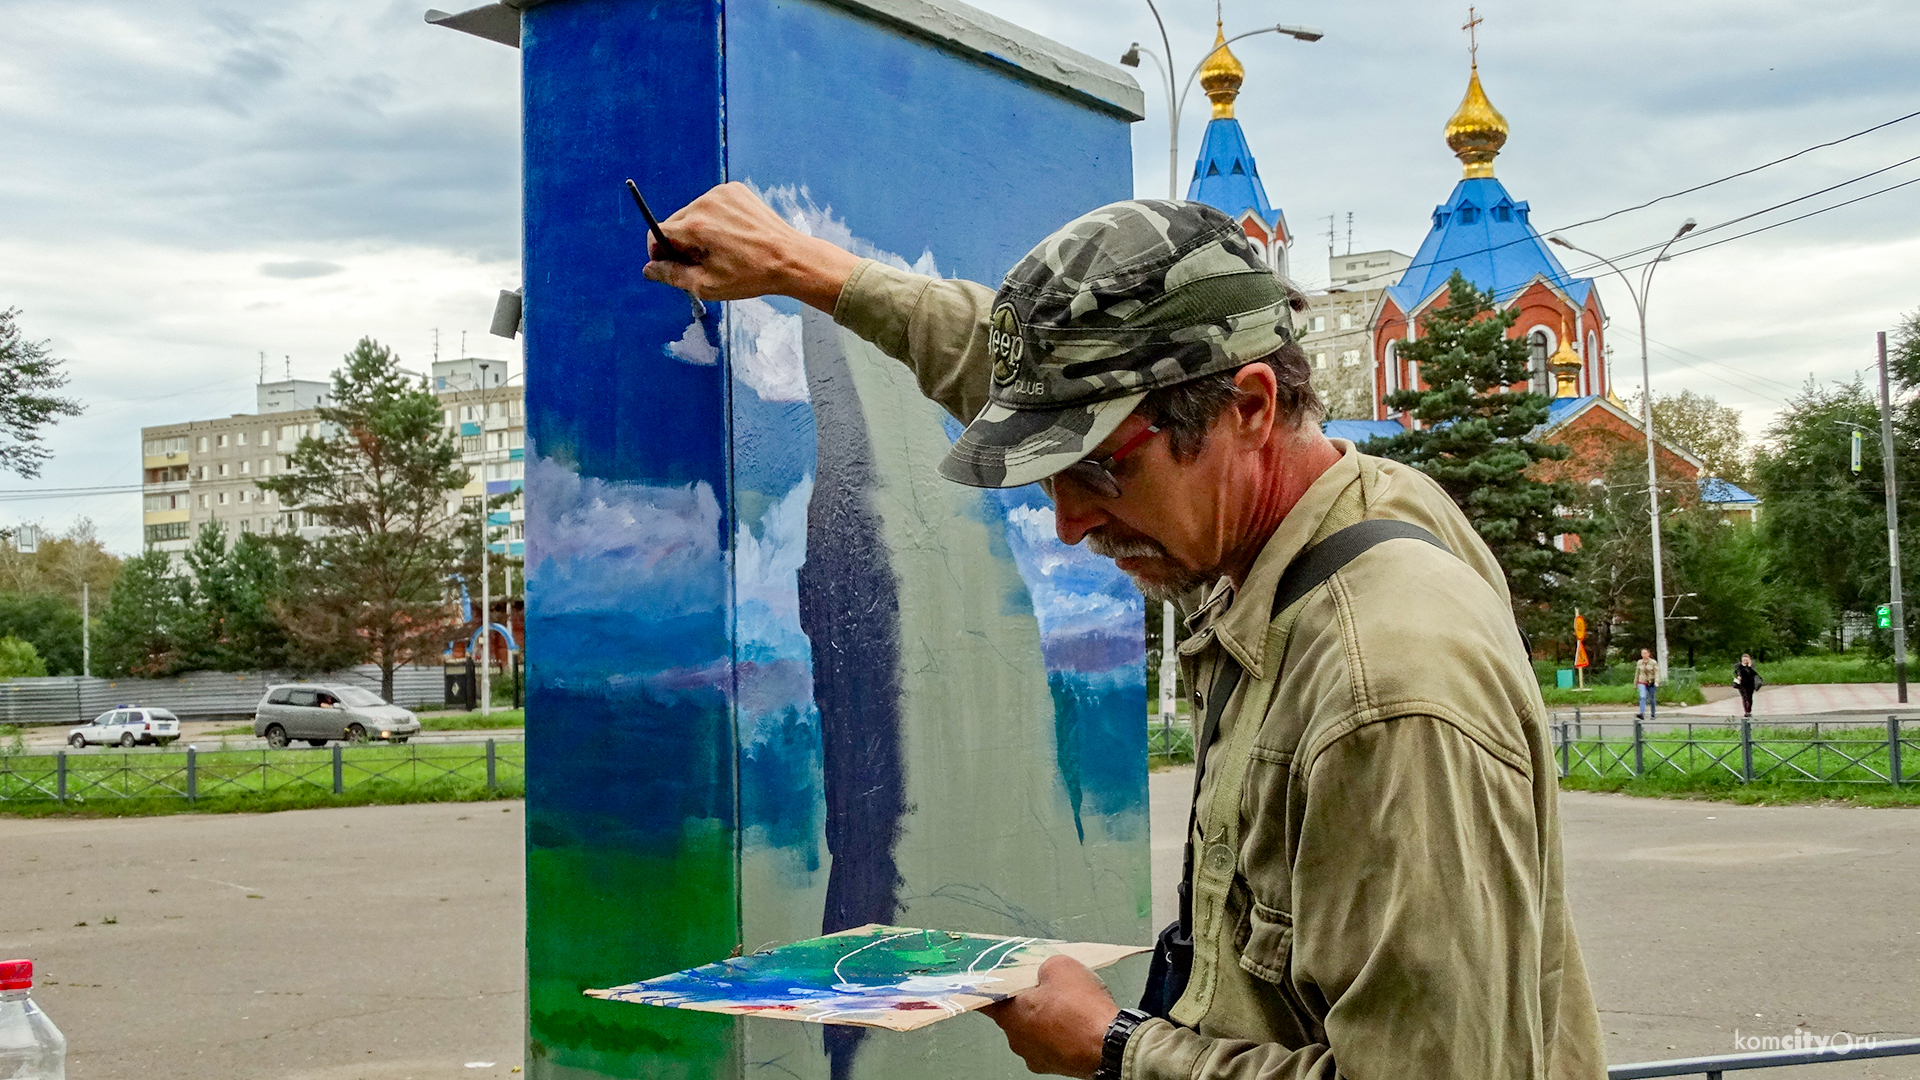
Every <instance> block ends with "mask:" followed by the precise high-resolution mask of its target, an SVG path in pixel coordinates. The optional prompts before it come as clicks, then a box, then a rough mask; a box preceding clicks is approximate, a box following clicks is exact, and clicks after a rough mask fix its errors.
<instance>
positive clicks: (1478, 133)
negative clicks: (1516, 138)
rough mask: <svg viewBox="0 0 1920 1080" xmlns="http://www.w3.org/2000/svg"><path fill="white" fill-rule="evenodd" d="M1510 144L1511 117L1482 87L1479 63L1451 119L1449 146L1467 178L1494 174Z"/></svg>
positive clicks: (1468, 80)
mask: <svg viewBox="0 0 1920 1080" xmlns="http://www.w3.org/2000/svg"><path fill="white" fill-rule="evenodd" d="M1506 144H1507V118H1506V117H1504V116H1501V115H1500V110H1499V109H1496V108H1494V107H1493V102H1491V101H1488V100H1487V92H1486V91H1485V90H1482V89H1480V66H1479V65H1478V64H1475V65H1474V67H1473V74H1472V75H1471V76H1469V77H1468V79H1467V96H1466V97H1464V98H1462V99H1460V107H1459V108H1458V109H1455V110H1454V113H1453V119H1451V120H1448V121H1447V145H1448V146H1450V147H1452V148H1453V152H1454V155H1455V156H1457V157H1458V158H1459V159H1460V164H1462V165H1464V166H1465V167H1466V176H1467V179H1469V180H1471V179H1473V178H1475V177H1481V176H1492V175H1493V159H1494V156H1495V155H1497V154H1499V153H1500V148H1501V147H1502V146H1505V145H1506Z"/></svg>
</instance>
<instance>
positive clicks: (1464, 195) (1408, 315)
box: [1371, 63, 1613, 420]
mask: <svg viewBox="0 0 1920 1080" xmlns="http://www.w3.org/2000/svg"><path fill="white" fill-rule="evenodd" d="M1507 133H1508V129H1507V121H1506V118H1505V117H1503V116H1501V115H1500V112H1499V110H1497V109H1495V108H1494V107H1493V103H1492V102H1491V101H1488V100H1487V95H1486V91H1485V90H1483V89H1482V88H1481V86H1480V66H1479V64H1478V63H1475V64H1474V65H1473V67H1472V70H1471V73H1470V74H1469V75H1468V77H1467V94H1466V97H1465V98H1464V99H1463V100H1462V101H1461V102H1460V108H1459V109H1457V110H1455V112H1454V114H1453V118H1452V119H1451V120H1449V121H1448V122H1447V129H1446V139H1447V145H1448V146H1449V147H1450V148H1452V150H1453V152H1454V155H1455V156H1456V157H1458V158H1459V159H1460V164H1461V166H1462V169H1463V172H1464V175H1463V176H1462V177H1461V179H1460V182H1459V183H1458V184H1455V185H1454V188H1453V193H1452V194H1451V195H1449V196H1448V197H1447V201H1446V202H1444V203H1442V204H1440V205H1439V206H1437V207H1435V208H1434V211H1433V226H1432V228H1431V229H1429V230H1428V232H1427V237H1426V239H1425V240H1423V241H1422V242H1421V244H1420V249H1419V251H1417V252H1416V253H1415V254H1414V256H1413V263H1412V265H1410V266H1408V267H1407V269H1406V270H1405V271H1404V272H1403V273H1402V274H1401V276H1400V280H1399V281H1398V282H1397V283H1396V284H1394V285H1392V286H1391V287H1389V288H1388V289H1387V290H1386V295H1385V296H1384V297H1383V298H1382V300H1381V303H1380V308H1379V310H1378V311H1377V312H1376V313H1375V315H1374V317H1373V319H1372V320H1371V324H1372V332H1373V333H1372V336H1373V342H1372V345H1373V382H1374V388H1375V394H1374V415H1373V418H1374V419H1376V420H1398V419H1399V418H1398V417H1397V416H1396V415H1395V414H1394V412H1393V411H1392V410H1390V409H1389V408H1388V407H1387V405H1386V396H1387V395H1388V394H1391V393H1392V392H1394V391H1395V390H1399V389H1402V388H1405V387H1412V386H1417V385H1419V378H1420V373H1419V371H1417V370H1415V368H1414V365H1413V364H1412V363H1411V362H1402V361H1401V360H1400V358H1399V356H1398V352H1399V345H1400V343H1401V342H1402V341H1412V340H1413V339H1414V337H1415V336H1416V335H1417V334H1418V333H1419V327H1420V320H1421V317H1422V316H1423V315H1425V314H1426V313H1427V312H1428V311H1431V310H1433V309H1435V308H1438V307H1443V306H1445V305H1446V303H1447V289H1446V284H1447V279H1448V278H1450V277H1451V276H1452V275H1453V273H1454V272H1455V271H1456V270H1457V271H1459V272H1460V274H1461V275H1462V276H1464V277H1465V278H1466V279H1467V280H1468V281H1470V282H1472V283H1473V285H1474V286H1475V287H1476V288H1478V289H1480V290H1482V291H1483V292H1488V293H1491V294H1492V296H1493V302H1494V307H1495V309H1496V310H1498V311H1507V310H1515V311H1517V312H1518V313H1519V314H1518V317H1517V318H1516V319H1515V320H1514V323H1513V327H1512V328H1511V329H1510V330H1509V331H1508V333H1509V334H1510V335H1511V336H1513V337H1522V338H1525V339H1526V341H1527V347H1528V352H1529V354H1530V355H1531V357H1532V361H1533V372H1532V376H1531V378H1529V379H1528V381H1527V383H1526V384H1525V386H1526V388H1527V389H1530V390H1532V391H1533V392H1535V393H1541V394H1547V395H1549V396H1554V397H1558V396H1562V395H1565V396H1571V397H1601V398H1604V397H1609V396H1611V391H1612V389H1613V387H1612V379H1611V378H1610V377H1609V372H1608V370H1607V354H1606V314H1605V312H1604V311H1603V310H1602V309H1601V306H1600V293H1599V290H1597V289H1595V288H1594V287H1593V279H1592V278H1584V277H1574V276H1573V275H1571V274H1569V273H1567V270H1566V267H1564V266H1562V265H1561V264H1560V260H1559V259H1558V258H1556V257H1555V256H1554V254H1553V250H1552V249H1551V248H1549V247H1548V246H1547V242H1546V239H1545V238H1544V237H1542V236H1541V235H1540V233H1539V231H1538V230H1537V229H1535V228H1534V225H1533V221H1532V220H1531V218H1532V210H1531V208H1530V207H1529V206H1528V205H1527V203H1526V202H1525V201H1523V200H1518V199H1515V198H1514V197H1513V196H1512V195H1511V194H1509V193H1508V191H1507V189H1506V186H1505V185H1503V184H1502V183H1501V182H1500V181H1499V180H1498V179H1496V178H1495V177H1494V175H1493V159H1494V158H1495V157H1496V156H1497V155H1498V154H1499V153H1500V148H1501V147H1503V146H1504V145H1506V142H1507Z"/></svg>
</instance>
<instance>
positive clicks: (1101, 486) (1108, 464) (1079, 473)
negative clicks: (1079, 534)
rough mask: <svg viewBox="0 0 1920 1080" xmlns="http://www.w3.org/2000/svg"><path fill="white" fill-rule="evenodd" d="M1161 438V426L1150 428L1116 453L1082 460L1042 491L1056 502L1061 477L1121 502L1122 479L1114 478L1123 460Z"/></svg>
mask: <svg viewBox="0 0 1920 1080" xmlns="http://www.w3.org/2000/svg"><path fill="white" fill-rule="evenodd" d="M1158 434H1160V427H1159V425H1157V424H1148V425H1147V426H1146V427H1143V428H1141V429H1140V431H1139V432H1138V433H1137V434H1135V435H1134V437H1133V438H1131V439H1128V440H1127V441H1126V442H1123V443H1121V444H1120V446H1119V448H1118V449H1116V450H1114V452H1113V453H1111V454H1105V455H1102V456H1100V457H1097V458H1081V459H1080V460H1079V461H1076V462H1074V463H1073V464H1071V465H1069V466H1067V467H1066V468H1064V469H1062V470H1060V471H1059V472H1057V473H1055V474H1054V475H1053V476H1049V477H1047V478H1046V479H1044V480H1042V481H1040V490H1042V491H1044V492H1046V493H1047V498H1049V499H1051V498H1053V482H1054V480H1055V479H1057V478H1058V477H1062V476H1064V477H1067V478H1069V479H1071V480H1072V481H1073V482H1074V483H1076V484H1079V485H1080V486H1081V487H1083V488H1086V489H1087V490H1088V491H1091V492H1093V493H1094V494H1096V495H1099V496H1101V497H1102V498H1107V499H1117V498H1119V497H1120V478H1119V477H1117V476H1115V475H1114V474H1113V467H1114V466H1115V465H1118V464H1120V461H1121V459H1123V458H1125V457H1126V456H1127V455H1128V454H1131V453H1133V452H1134V451H1135V450H1138V449H1140V447H1141V446H1143V445H1145V444H1146V441H1147V440H1148V439H1151V438H1153V437H1154V436H1155V435H1158Z"/></svg>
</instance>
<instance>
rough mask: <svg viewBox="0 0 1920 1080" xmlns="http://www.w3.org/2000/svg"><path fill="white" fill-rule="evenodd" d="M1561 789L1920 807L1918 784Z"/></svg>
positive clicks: (1654, 779) (1733, 783)
mask: <svg viewBox="0 0 1920 1080" xmlns="http://www.w3.org/2000/svg"><path fill="white" fill-rule="evenodd" d="M1560 789H1561V790H1562V791H1603V792H1612V793H1616V794H1621V795H1638V796H1641V797H1643V798H1658V799H1704V800H1709V801H1714V802H1730V803H1740V804H1743V805H1747V806H1804V805H1808V804H1813V803H1845V804H1847V805H1851V806H1920V785H1916V784H1909V785H1907V786H1906V787H1897V788H1896V787H1893V786H1891V785H1887V784H1877V785H1866V784H1815V783H1803V784H1782V783H1759V782H1756V783H1752V784H1742V783H1740V782H1739V781H1737V780H1734V779H1732V778H1731V777H1729V778H1728V779H1726V780H1714V779H1706V778H1699V777H1678V776H1643V777H1638V778H1634V777H1620V776H1615V777H1605V778H1601V777H1594V776H1569V777H1565V778H1564V779H1562V780H1561V781H1560Z"/></svg>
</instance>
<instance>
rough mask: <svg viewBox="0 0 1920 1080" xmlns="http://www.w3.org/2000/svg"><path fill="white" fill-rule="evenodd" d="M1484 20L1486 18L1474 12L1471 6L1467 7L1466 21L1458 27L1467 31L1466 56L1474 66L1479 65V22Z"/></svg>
mask: <svg viewBox="0 0 1920 1080" xmlns="http://www.w3.org/2000/svg"><path fill="white" fill-rule="evenodd" d="M1486 21H1487V20H1485V19H1483V18H1481V17H1480V16H1478V15H1476V14H1474V10H1473V8H1471V7H1469V8H1468V9H1467V23H1466V25H1465V26H1462V27H1461V28H1460V29H1462V30H1465V31H1466V32H1467V56H1468V57H1469V58H1470V59H1471V60H1472V62H1473V66H1474V67H1479V66H1480V35H1479V29H1480V24H1481V23H1483V22H1486Z"/></svg>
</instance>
